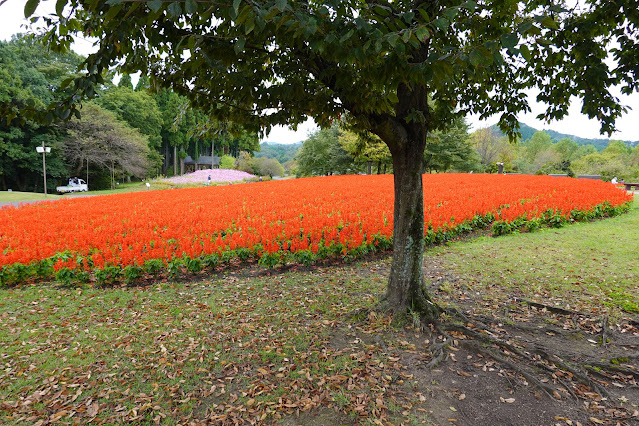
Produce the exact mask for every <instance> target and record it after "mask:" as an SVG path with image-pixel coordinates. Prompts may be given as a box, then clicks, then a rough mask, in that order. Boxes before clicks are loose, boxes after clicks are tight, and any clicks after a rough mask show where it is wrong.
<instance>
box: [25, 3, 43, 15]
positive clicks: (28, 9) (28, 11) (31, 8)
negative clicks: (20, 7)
mask: <svg viewBox="0 0 639 426" xmlns="http://www.w3.org/2000/svg"><path fill="white" fill-rule="evenodd" d="M39 4H40V0H27V3H26V4H25V5H24V17H25V18H29V17H30V16H31V15H33V12H35V10H36V9H37V8H38V5H39Z"/></svg>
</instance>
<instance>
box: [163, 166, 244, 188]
mask: <svg viewBox="0 0 639 426" xmlns="http://www.w3.org/2000/svg"><path fill="white" fill-rule="evenodd" d="M209 176H210V177H211V182H236V181H241V180H244V179H251V178H254V177H255V175H252V174H250V173H246V172H241V171H239V170H229V169H213V170H211V169H207V170H198V171H196V172H193V173H189V174H185V175H183V176H174V177H172V178H168V179H162V180H161V181H162V182H171V183H175V184H179V183H205V182H209Z"/></svg>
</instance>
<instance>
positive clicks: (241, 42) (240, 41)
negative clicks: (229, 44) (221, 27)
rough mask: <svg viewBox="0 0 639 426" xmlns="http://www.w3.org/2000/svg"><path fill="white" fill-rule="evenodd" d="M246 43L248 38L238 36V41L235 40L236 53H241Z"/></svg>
mask: <svg viewBox="0 0 639 426" xmlns="http://www.w3.org/2000/svg"><path fill="white" fill-rule="evenodd" d="M245 44H246V39H243V38H238V39H237V41H236V42H235V45H234V46H233V49H234V50H235V53H237V54H238V55H239V54H240V53H241V52H242V51H243V50H244V45H245Z"/></svg>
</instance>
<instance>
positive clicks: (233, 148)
mask: <svg viewBox="0 0 639 426" xmlns="http://www.w3.org/2000/svg"><path fill="white" fill-rule="evenodd" d="M84 60H85V58H83V57H82V56H80V55H77V54H75V53H73V52H71V51H67V52H64V53H56V52H52V51H51V50H48V49H47V48H45V47H44V46H43V45H42V44H41V43H39V42H38V41H37V40H35V39H34V38H33V37H30V36H23V35H16V36H14V37H13V38H12V40H10V41H8V42H0V102H4V103H5V105H11V106H12V107H13V108H14V109H15V110H16V111H18V110H20V109H27V108H31V109H44V108H47V107H50V106H51V105H56V103H58V102H59V101H60V100H61V99H63V98H64V97H65V96H67V95H68V94H69V93H70V91H69V89H68V88H66V89H60V88H61V87H65V84H67V81H68V80H69V79H72V78H74V77H77V76H78V74H77V69H78V67H79V66H80V65H81V64H82V63H83V62H84ZM114 80H115V75H114V74H108V75H107V76H106V78H105V81H104V84H102V85H100V86H99V87H98V88H97V96H96V97H95V98H94V99H92V100H90V101H86V102H84V103H83V104H82V107H81V109H80V110H79V111H78V113H77V114H75V116H72V117H68V118H70V119H69V120H67V121H62V122H55V123H54V122H53V120H51V123H47V122H46V121H45V122H42V120H40V121H38V120H30V119H26V118H24V117H19V119H15V117H12V114H11V113H7V114H3V115H6V116H5V117H3V118H4V119H3V120H2V122H0V187H1V188H2V189H3V190H7V189H14V190H19V191H37V192H43V190H44V188H43V187H42V183H43V179H42V173H43V170H42V161H41V157H40V156H39V155H38V154H37V153H36V149H35V148H36V147H37V146H41V145H42V143H44V144H45V145H46V146H50V147H51V148H52V149H51V153H50V154H47V177H48V180H47V186H49V188H48V189H49V190H50V191H51V190H53V189H54V188H55V186H57V185H58V184H60V183H61V182H66V181H67V179H68V178H69V177H70V176H78V177H81V178H84V179H86V180H87V181H89V182H90V183H91V185H90V186H91V188H92V189H99V188H108V187H113V185H114V183H115V182H116V181H121V180H127V179H130V178H137V179H143V178H146V177H155V176H158V175H175V174H182V173H184V171H185V167H184V159H185V158H186V157H187V156H190V157H191V158H192V159H193V160H195V161H196V162H197V160H198V159H199V158H201V157H203V156H211V153H212V152H213V154H214V155H215V156H220V157H222V156H225V155H226V156H230V157H232V158H233V160H232V161H231V165H232V166H233V167H234V166H235V159H236V158H238V157H239V156H240V152H242V151H248V152H253V151H255V150H259V142H258V137H257V134H256V133H254V132H253V133H249V132H247V131H246V130H244V129H243V128H242V127H241V126H237V125H229V124H227V123H222V122H217V121H213V120H209V119H208V118H207V117H205V115H204V114H202V113H201V112H200V111H198V110H196V109H193V108H189V107H188V101H187V99H186V98H185V97H184V96H181V95H178V94H177V93H175V92H173V91H172V90H170V89H166V88H164V89H158V90H153V87H152V86H151V82H150V81H149V79H148V78H147V77H145V76H142V77H140V79H139V80H138V82H137V84H136V85H135V87H134V85H133V83H132V80H131V77H130V76H129V75H127V74H124V75H122V76H121V78H120V79H119V81H118V82H117V84H116V83H114ZM228 162H229V159H228V158H227V160H226V164H227V165H228ZM208 164H209V165H210V160H209V163H208Z"/></svg>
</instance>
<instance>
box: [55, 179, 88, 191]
mask: <svg viewBox="0 0 639 426" xmlns="http://www.w3.org/2000/svg"><path fill="white" fill-rule="evenodd" d="M88 190H89V186H88V185H87V183H86V182H85V181H84V180H83V179H78V178H71V179H69V184H68V185H67V186H58V187H57V188H56V191H58V192H59V193H60V194H66V193H68V192H86V191H88Z"/></svg>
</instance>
